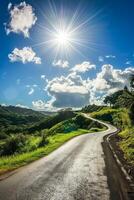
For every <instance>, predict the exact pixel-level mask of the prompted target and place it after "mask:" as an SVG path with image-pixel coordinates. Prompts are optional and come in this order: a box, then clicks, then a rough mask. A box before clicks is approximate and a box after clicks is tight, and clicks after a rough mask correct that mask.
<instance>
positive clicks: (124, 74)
mask: <svg viewBox="0 0 134 200" xmlns="http://www.w3.org/2000/svg"><path fill="white" fill-rule="evenodd" d="M131 74H134V68H131V67H129V68H126V69H125V70H121V69H114V67H113V66H112V65H109V64H107V65H103V66H102V69H101V72H99V73H98V74H97V77H96V78H95V79H94V80H93V88H94V90H96V91H97V90H98V91H101V92H107V93H113V92H115V91H117V90H120V89H123V87H124V86H125V85H127V86H129V77H130V75H131Z"/></svg>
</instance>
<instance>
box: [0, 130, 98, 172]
mask: <svg viewBox="0 0 134 200" xmlns="http://www.w3.org/2000/svg"><path fill="white" fill-rule="evenodd" d="M101 130H102V129H101ZM93 131H94V130H86V129H78V130H77V131H72V132H70V133H67V134H65V133H57V134H56V135H53V136H49V137H48V140H49V143H48V144H47V145H46V146H44V147H41V148H38V149H36V150H34V151H31V152H28V153H22V154H16V155H12V156H4V157H1V158H0V174H3V173H5V172H7V171H11V170H13V169H16V168H18V167H21V166H24V165H26V164H28V163H30V162H32V161H34V160H37V159H39V158H41V157H43V156H46V155H48V154H49V153H51V152H52V151H54V150H55V149H57V148H58V147H60V146H61V145H62V144H64V143H65V142H67V141H68V140H70V139H71V138H73V137H75V136H78V135H82V134H85V133H90V132H91V133H92V132H93ZM97 131H100V129H98V130H97ZM37 140H39V138H37ZM34 142H35V141H34ZM36 142H37V141H36ZM36 142H35V143H36Z"/></svg>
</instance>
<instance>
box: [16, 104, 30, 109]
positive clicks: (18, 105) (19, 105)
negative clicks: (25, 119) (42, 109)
mask: <svg viewBox="0 0 134 200" xmlns="http://www.w3.org/2000/svg"><path fill="white" fill-rule="evenodd" d="M16 107H20V108H29V107H28V106H25V105H22V104H16Z"/></svg>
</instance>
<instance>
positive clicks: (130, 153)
mask: <svg viewBox="0 0 134 200" xmlns="http://www.w3.org/2000/svg"><path fill="white" fill-rule="evenodd" d="M91 116H92V117H94V118H97V119H101V120H104V121H109V122H110V123H112V124H114V125H115V126H117V127H119V128H120V129H121V132H120V133H119V134H118V135H119V137H120V139H121V140H120V142H119V147H120V148H121V150H122V151H123V153H124V157H125V158H126V159H127V160H128V162H130V163H132V164H134V126H133V124H132V123H131V120H130V117H129V112H128V110H127V109H112V108H103V109H102V110H100V111H99V112H94V113H92V114H91Z"/></svg>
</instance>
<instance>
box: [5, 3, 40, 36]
mask: <svg viewBox="0 0 134 200" xmlns="http://www.w3.org/2000/svg"><path fill="white" fill-rule="evenodd" d="M8 10H9V14H10V21H9V23H7V24H6V26H5V29H6V33H7V34H9V33H10V32H14V33H22V34H23V35H24V36H25V37H29V30H30V29H31V28H32V26H33V25H34V24H35V23H36V21H37V17H36V16H35V13H34V10H33V8H32V6H31V5H29V4H26V2H25V1H24V2H21V3H20V4H18V5H15V6H13V5H12V4H11V3H9V4H8Z"/></svg>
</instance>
